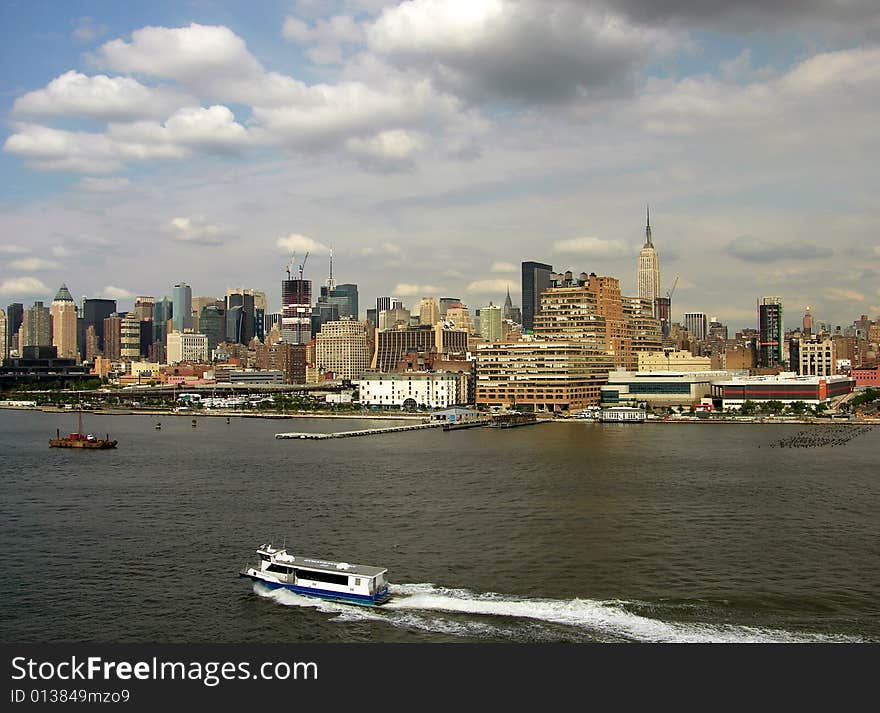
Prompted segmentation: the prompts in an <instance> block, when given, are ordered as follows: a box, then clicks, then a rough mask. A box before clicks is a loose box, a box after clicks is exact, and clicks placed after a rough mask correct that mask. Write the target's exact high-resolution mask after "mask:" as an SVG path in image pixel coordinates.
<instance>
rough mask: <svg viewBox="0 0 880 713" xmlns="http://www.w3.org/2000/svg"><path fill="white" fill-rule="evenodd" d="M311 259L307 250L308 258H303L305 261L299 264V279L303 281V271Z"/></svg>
mask: <svg viewBox="0 0 880 713" xmlns="http://www.w3.org/2000/svg"><path fill="white" fill-rule="evenodd" d="M308 259H309V251H308V250H306V256H305V257H304V258H303V261H302V262H301V263H300V264H299V279H300V280H302V279H303V270H305V269H306V260H308Z"/></svg>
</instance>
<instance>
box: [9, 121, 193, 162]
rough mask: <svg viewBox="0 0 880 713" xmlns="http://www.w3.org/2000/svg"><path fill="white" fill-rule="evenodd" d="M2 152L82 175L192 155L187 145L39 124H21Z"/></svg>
mask: <svg viewBox="0 0 880 713" xmlns="http://www.w3.org/2000/svg"><path fill="white" fill-rule="evenodd" d="M3 150H4V151H7V152H9V153H14V154H18V155H19V156H22V157H23V158H25V159H26V160H27V161H29V162H30V163H31V164H32V165H33V166H34V167H35V168H39V169H42V170H48V171H78V172H82V173H110V172H113V171H117V170H119V169H121V168H122V167H123V166H124V165H125V162H126V161H129V160H147V159H156V158H183V157H184V156H187V155H188V154H189V152H188V151H187V149H186V148H185V147H184V146H180V145H175V144H171V143H168V142H154V141H142V140H126V139H125V138H123V137H122V136H120V137H119V138H113V137H112V136H110V135H107V134H97V133H90V132H86V131H67V130H63V129H53V128H50V127H48V126H40V125H38V124H19V125H18V126H17V133H15V134H13V135H12V136H10V137H9V138H8V139H7V140H6V143H5V144H4V146H3Z"/></svg>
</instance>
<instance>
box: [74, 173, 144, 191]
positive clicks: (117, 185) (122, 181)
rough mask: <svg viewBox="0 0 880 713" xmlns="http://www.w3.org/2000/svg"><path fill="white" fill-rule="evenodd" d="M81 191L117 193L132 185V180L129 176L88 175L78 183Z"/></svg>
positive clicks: (77, 185)
mask: <svg viewBox="0 0 880 713" xmlns="http://www.w3.org/2000/svg"><path fill="white" fill-rule="evenodd" d="M76 187H77V188H79V190H81V191H87V192H89V193H117V192H119V191H124V190H126V189H128V188H130V187H131V181H129V180H128V179H127V178H95V177H94V176H87V177H86V178H82V179H80V180H79V182H78V183H77V184H76Z"/></svg>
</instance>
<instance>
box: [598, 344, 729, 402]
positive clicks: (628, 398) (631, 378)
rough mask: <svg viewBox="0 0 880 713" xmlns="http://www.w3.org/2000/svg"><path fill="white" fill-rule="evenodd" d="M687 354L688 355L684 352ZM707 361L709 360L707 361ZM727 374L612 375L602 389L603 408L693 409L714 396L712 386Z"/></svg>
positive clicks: (636, 373) (665, 372) (633, 372)
mask: <svg viewBox="0 0 880 713" xmlns="http://www.w3.org/2000/svg"><path fill="white" fill-rule="evenodd" d="M685 353H687V352H685ZM707 361H708V359H707ZM729 376H730V373H729V372H727V371H710V370H706V371H681V372H674V371H664V370H661V371H623V370H619V371H612V372H611V373H610V374H608V383H607V384H605V385H604V386H602V405H603V406H609V407H611V406H637V405H639V404H645V405H646V406H647V407H649V408H665V407H669V406H679V407H681V406H688V407H689V406H691V405H692V404H695V403H699V402H700V399H702V398H704V397H706V396H708V395H709V394H710V393H711V392H712V382H713V380H717V379H724V378H726V377H729Z"/></svg>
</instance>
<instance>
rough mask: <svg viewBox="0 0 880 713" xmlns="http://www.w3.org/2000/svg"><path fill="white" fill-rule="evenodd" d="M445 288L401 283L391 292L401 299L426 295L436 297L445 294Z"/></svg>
mask: <svg viewBox="0 0 880 713" xmlns="http://www.w3.org/2000/svg"><path fill="white" fill-rule="evenodd" d="M443 289H444V288H443V287H438V286H437V285H412V284H408V283H405V282H402V283H399V284H398V285H397V286H396V287H395V288H394V289H393V290H392V291H391V292H392V294H394V295H399V296H400V297H420V296H424V295H436V294H439V293H441V292H443Z"/></svg>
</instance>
